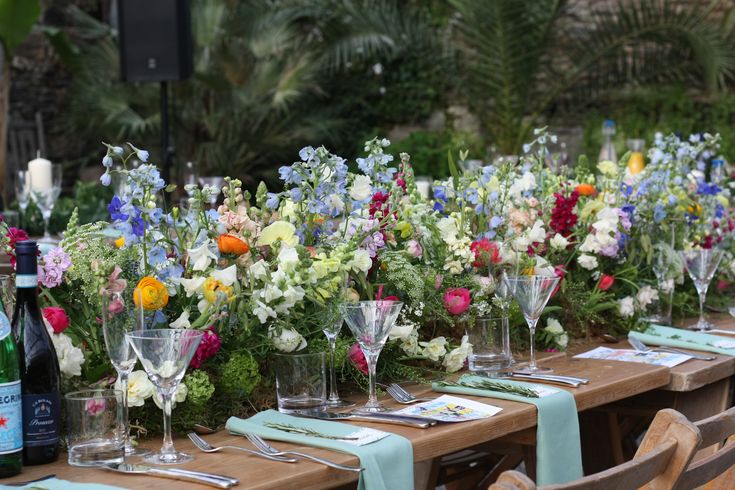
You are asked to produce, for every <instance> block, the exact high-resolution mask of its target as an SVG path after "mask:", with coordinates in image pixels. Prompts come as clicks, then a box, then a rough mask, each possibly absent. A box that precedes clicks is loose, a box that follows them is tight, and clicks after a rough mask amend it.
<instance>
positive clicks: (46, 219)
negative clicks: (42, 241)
mask: <svg viewBox="0 0 735 490" xmlns="http://www.w3.org/2000/svg"><path fill="white" fill-rule="evenodd" d="M50 220H51V213H48V214H46V213H43V236H44V238H48V237H50V236H51V234H50V233H49V232H48V223H49V221H50Z"/></svg>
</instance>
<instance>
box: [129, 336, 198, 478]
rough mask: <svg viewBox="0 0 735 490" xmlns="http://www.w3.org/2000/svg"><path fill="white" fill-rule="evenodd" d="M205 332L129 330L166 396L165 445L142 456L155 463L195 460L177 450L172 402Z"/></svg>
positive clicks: (151, 377)
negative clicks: (173, 434) (172, 420)
mask: <svg viewBox="0 0 735 490" xmlns="http://www.w3.org/2000/svg"><path fill="white" fill-rule="evenodd" d="M203 333H204V332H202V331H201V330H184V329H168V328H166V329H154V330H141V331H138V332H131V333H128V334H127V339H128V341H129V342H130V345H132V346H133V350H134V351H135V353H136V354H137V356H138V359H140V363H141V364H142V365H143V369H145V372H146V373H148V377H149V378H150V380H151V382H152V383H153V384H154V385H155V387H156V389H157V390H158V394H159V395H160V396H161V400H163V447H161V451H160V452H158V453H155V454H151V455H149V456H146V457H145V458H143V459H144V460H145V461H146V462H147V463H153V464H181V463H186V462H189V461H192V460H193V459H194V458H193V457H192V456H190V455H189V454H186V453H182V452H179V451H176V449H174V443H173V441H172V440H171V404H172V399H173V396H174V393H176V387H177V386H178V385H179V383H180V382H181V380H182V379H183V378H184V374H185V373H186V368H187V367H188V366H189V362H190V361H191V358H192V356H194V352H196V349H197V347H198V346H199V342H201V340H202V335H203Z"/></svg>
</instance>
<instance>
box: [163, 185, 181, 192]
mask: <svg viewBox="0 0 735 490" xmlns="http://www.w3.org/2000/svg"><path fill="white" fill-rule="evenodd" d="M177 187H178V186H177V185H176V184H169V185H167V186H166V192H173V191H175V190H176V188H177Z"/></svg>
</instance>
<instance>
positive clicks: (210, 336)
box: [189, 327, 222, 369]
mask: <svg viewBox="0 0 735 490" xmlns="http://www.w3.org/2000/svg"><path fill="white" fill-rule="evenodd" d="M220 347H222V341H221V340H220V338H219V335H217V332H215V331H214V327H209V328H208V329H207V330H205V331H204V335H202V340H201V342H199V347H197V351H196V352H195V353H194V357H192V358H191V362H190V363H189V366H191V367H193V368H194V369H197V368H200V367H201V366H202V364H203V363H204V361H206V360H207V359H209V358H210V357H212V356H214V355H215V354H216V353H217V352H219V349H220Z"/></svg>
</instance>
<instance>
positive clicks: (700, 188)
mask: <svg viewBox="0 0 735 490" xmlns="http://www.w3.org/2000/svg"><path fill="white" fill-rule="evenodd" d="M721 191H722V189H720V187H719V186H718V185H717V184H712V183H709V182H705V181H704V180H700V181H699V182H697V194H700V195H702V196H714V195H716V194H719V193H720V192H721Z"/></svg>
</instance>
